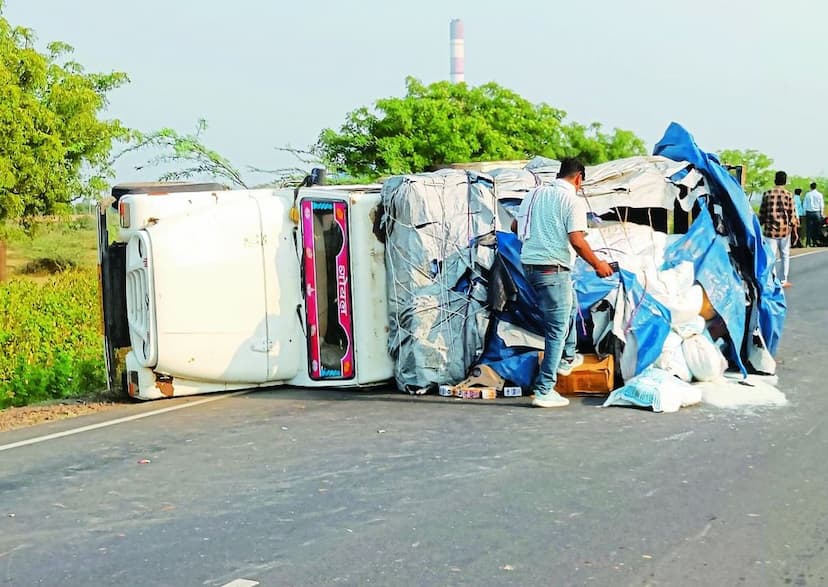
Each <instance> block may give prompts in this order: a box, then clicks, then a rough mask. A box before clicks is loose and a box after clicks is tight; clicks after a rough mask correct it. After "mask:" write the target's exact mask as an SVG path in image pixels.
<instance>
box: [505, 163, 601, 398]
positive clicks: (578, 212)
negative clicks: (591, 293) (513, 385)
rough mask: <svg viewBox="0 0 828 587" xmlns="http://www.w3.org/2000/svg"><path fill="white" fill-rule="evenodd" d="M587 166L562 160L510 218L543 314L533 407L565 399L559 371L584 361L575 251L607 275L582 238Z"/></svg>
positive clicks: (521, 257)
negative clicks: (557, 385)
mask: <svg viewBox="0 0 828 587" xmlns="http://www.w3.org/2000/svg"><path fill="white" fill-rule="evenodd" d="M585 175H586V169H585V168H584V165H583V163H581V162H580V161H578V160H577V159H564V160H563V161H561V169H560V171H559V172H558V178H557V179H556V180H555V183H554V184H552V185H551V186H544V187H539V188H537V189H535V191H533V192H532V193H531V194H530V195H528V196H527V197H526V198H525V199H524V200H523V203H522V204H521V207H520V211H519V212H518V219H517V221H516V222H514V223H512V228H513V230H515V232H517V234H518V237H519V238H520V240H521V241H522V242H523V248H522V250H521V253H520V260H521V263H522V264H523V269H524V271H525V272H526V277H527V279H528V280H529V283H530V284H531V285H532V289H533V290H534V291H535V295H536V296H537V299H538V306H539V308H540V310H541V313H542V315H543V330H544V355H543V361H541V364H540V371H539V372H538V376H537V377H536V378H535V381H534V383H533V384H532V391H533V392H534V394H535V398H534V399H533V400H532V405H533V406H535V407H538V408H559V407H563V406H566V405H569V400H568V399H566V398H565V397H562V396H561V395H560V394H558V392H557V391H555V383H556V382H557V380H558V375H569V374H570V373H571V372H572V369H573V368H575V367H577V366H578V365H580V364H581V363H583V360H584V359H583V357H582V356H580V355H578V354H577V353H576V352H575V343H576V342H577V331H576V330H575V316H576V314H577V308H576V303H575V299H574V298H575V295H574V294H575V292H574V290H573V287H572V277H571V273H570V269H572V266H573V265H574V263H575V254H576V253H577V254H578V255H579V256H580V257H581V258H583V259H584V260H585V261H586V262H587V263H589V264H590V265H591V266H592V267H593V268H594V269H595V272H596V273H597V274H598V275H599V276H600V277H609V276H610V275H612V267H610V265H609V263H607V262H606V261H603V260H601V259H599V258H598V257H597V256H595V253H594V252H593V251H592V248H591V247H590V246H589V244H588V243H587V242H586V239H585V238H584V232H585V231H586V229H587V208H586V201H585V200H584V198H582V197H579V196H578V195H577V192H578V191H579V190H580V189H581V184H582V183H583V181H584V176H585Z"/></svg>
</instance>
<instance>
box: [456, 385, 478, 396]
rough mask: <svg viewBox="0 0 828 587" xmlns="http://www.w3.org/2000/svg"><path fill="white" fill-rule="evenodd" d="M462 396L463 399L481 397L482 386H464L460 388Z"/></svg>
mask: <svg viewBox="0 0 828 587" xmlns="http://www.w3.org/2000/svg"><path fill="white" fill-rule="evenodd" d="M460 397H462V398H463V399H480V388H479V387H464V388H463V389H461V390H460Z"/></svg>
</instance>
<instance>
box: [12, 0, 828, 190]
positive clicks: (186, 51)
mask: <svg viewBox="0 0 828 587" xmlns="http://www.w3.org/2000/svg"><path fill="white" fill-rule="evenodd" d="M5 2H6V8H5V17H6V18H7V19H8V20H9V21H10V22H11V23H12V24H15V25H22V26H26V27H30V28H32V29H34V30H35V32H36V33H37V36H38V39H39V43H40V46H45V44H46V43H47V42H49V41H52V40H61V41H65V42H67V43H69V44H70V45H73V46H74V47H75V50H76V51H75V58H76V59H77V60H78V61H79V62H80V63H82V64H83V65H84V66H85V67H86V69H87V70H88V71H100V72H105V71H112V70H117V71H124V72H126V73H127V74H128V75H129V77H130V79H131V83H130V84H129V85H127V86H125V87H123V88H120V89H118V90H116V91H115V92H113V93H112V94H111V96H110V105H109V109H108V112H107V116H109V117H112V118H118V119H120V120H122V121H123V122H124V123H125V124H126V125H128V126H130V127H133V128H137V129H139V130H143V131H151V130H155V129H158V128H162V127H172V128H175V129H176V130H178V131H180V132H189V131H192V130H194V128H195V125H196V121H197V120H198V119H199V118H205V119H207V121H208V122H209V129H208V131H207V133H206V134H205V135H204V141H205V143H207V144H208V146H210V147H212V148H214V149H216V150H217V151H219V152H221V153H222V154H224V155H225V156H227V157H228V158H229V159H230V160H231V161H232V162H233V163H235V164H236V165H237V166H239V167H242V168H243V167H246V166H248V165H252V166H256V167H260V168H280V167H291V166H295V165H297V164H299V161H297V160H296V159H294V158H293V157H292V156H291V155H289V154H286V153H284V152H280V151H277V150H276V149H275V147H280V146H287V145H290V146H294V147H306V146H308V145H310V144H312V143H313V142H314V141H315V139H316V137H317V136H318V134H319V132H320V131H321V130H322V129H323V128H327V127H331V128H338V127H339V126H340V125H341V123H342V122H343V121H344V119H345V115H346V114H347V113H348V112H349V111H351V110H353V109H355V108H358V107H360V106H363V105H370V104H372V103H373V102H374V101H375V100H377V99H378V98H383V97H388V96H401V95H403V93H404V91H405V87H404V82H405V78H406V76H409V75H411V76H414V77H416V78H418V79H420V80H422V81H424V82H426V83H430V82H434V81H438V80H442V79H448V76H449V22H450V20H451V19H452V18H460V19H462V20H463V22H464V25H465V31H466V42H465V51H466V81H467V82H468V83H470V84H472V85H478V84H482V83H486V82H488V81H495V82H497V83H499V84H500V85H502V86H505V87H507V88H509V89H512V90H514V91H516V92H518V93H519V94H521V95H522V96H524V97H525V98H527V99H529V100H531V101H533V102H546V103H548V104H551V105H552V106H555V107H557V108H562V109H563V110H565V111H566V112H567V113H568V117H569V118H570V119H571V120H575V121H578V122H582V123H588V122H592V121H598V122H601V123H602V124H604V125H605V126H607V127H609V128H612V127H619V128H624V129H629V130H632V131H634V132H635V133H636V134H638V135H639V136H640V137H642V138H643V139H644V140H645V141H646V142H647V145H648V147H649V148H652V145H653V144H654V143H655V142H657V141H658V139H659V138H660V137H661V135H662V134H663V132H664V130H665V129H666V127H667V125H668V124H669V123H670V122H671V121H677V122H680V123H681V124H683V125H684V126H685V127H687V128H688V130H690V132H691V133H693V134H694V135H695V137H696V141H697V143H698V144H699V145H700V146H701V147H702V148H703V149H705V150H707V151H718V150H720V149H725V148H736V149H749V148H750V149H758V150H760V151H762V152H765V153H767V154H768V155H770V156H771V157H772V158H773V159H774V160H775V166H776V167H777V168H779V169H785V170H786V171H788V173H790V174H797V175H806V176H809V175H822V176H826V175H828V148H826V140H827V139H828V115H827V114H826V112H825V110H826V108H828V75H826V63H825V60H826V57H828V34H826V33H825V24H824V23H825V22H826V20H828V3H824V2H818V1H817V0H786V1H785V2H780V1H778V0H753V1H750V0H694V1H692V2H676V1H669V0H625V1H620V0H591V1H584V0H581V1H576V0H570V1H569V2H560V1H558V2H555V1H551V0H545V1H534V0H524V1H523V2H520V3H517V2H516V3H514V4H511V3H509V2H494V1H491V0H468V1H466V0H418V1H417V2H394V1H393V0H385V1H383V2H380V1H378V0H360V1H355V0H295V1H285V0H233V1H228V0H142V1H140V2H127V1H125V0H73V1H68V0H5ZM117 171H118V178H117V179H118V180H119V181H128V180H138V179H153V178H152V177H149V176H148V174H149V175H152V172H149V171H146V170H145V171H142V172H137V171H135V170H134V168H133V167H132V165H131V164H129V163H128V162H122V163H121V164H120V166H119V168H118V170H117ZM156 175H157V173H156Z"/></svg>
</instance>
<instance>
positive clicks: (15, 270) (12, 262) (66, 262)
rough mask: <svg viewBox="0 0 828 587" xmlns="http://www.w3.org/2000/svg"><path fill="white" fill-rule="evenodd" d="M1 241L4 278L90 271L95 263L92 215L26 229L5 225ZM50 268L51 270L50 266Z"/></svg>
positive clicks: (50, 221) (93, 220)
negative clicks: (60, 271) (4, 249)
mask: <svg viewBox="0 0 828 587" xmlns="http://www.w3.org/2000/svg"><path fill="white" fill-rule="evenodd" d="M0 238H2V239H3V240H5V242H6V247H7V252H6V268H7V276H8V277H10V278H13V277H15V276H21V275H26V276H39V277H42V276H44V275H49V274H51V273H54V272H55V271H56V270H61V269H70V268H75V267H77V268H80V269H86V268H88V269H91V268H94V266H95V264H96V263H97V258H98V257H97V236H96V228H95V217H94V216H73V217H71V218H63V219H59V218H55V219H51V218H50V219H47V220H43V221H41V222H37V223H36V224H34V225H33V226H32V227H31V228H30V229H28V230H24V229H23V228H22V227H20V226H17V225H13V224H7V225H5V226H3V227H2V228H0ZM51 266H54V267H55V269H54V270H50V267H51Z"/></svg>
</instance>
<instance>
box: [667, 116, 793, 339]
mask: <svg viewBox="0 0 828 587" xmlns="http://www.w3.org/2000/svg"><path fill="white" fill-rule="evenodd" d="M653 154H654V155H661V156H663V157H667V158H668V159H672V160H674V161H687V162H689V163H692V164H693V165H694V166H695V167H696V169H698V170H699V171H700V172H701V173H702V174H703V175H704V177H705V179H706V180H707V183H708V185H709V188H710V191H711V193H712V194H713V196H714V198H715V201H717V202H718V203H720V204H721V206H722V208H723V210H724V212H723V219H724V221H725V224H726V225H727V227H728V228H729V230H730V231H731V233H732V236H733V239H734V241H735V244H736V245H737V246H740V247H743V249H744V253H743V254H742V258H743V259H750V258H751V257H752V267H742V270H743V271H747V270H750V272H749V277H750V278H752V279H753V280H754V282H755V284H756V286H757V289H758V298H759V299H758V300H757V302H758V308H757V311H758V314H759V328H760V330H761V332H762V336H763V337H764V339H765V343H766V344H767V346H768V350H769V351H770V352H771V354H776V348H777V346H778V344H779V337H780V336H781V334H782V327H783V325H784V322H785V312H786V306H785V297H784V295H783V294H782V287H781V285H780V283H779V281H778V280H777V279H776V278H775V277H774V275H773V266H774V261H775V260H774V257H773V255H772V253H771V250H770V247H769V246H768V245H767V244H766V243H765V242H764V241H763V240H762V229H761V227H760V226H759V219H758V218H757V217H756V215H755V214H754V213H753V209H752V208H751V207H750V203H749V202H748V199H747V196H746V195H745V192H744V191H743V190H742V187H741V186H740V185H739V183H738V182H737V181H736V180H735V179H734V178H733V177H732V176H731V175H730V174H729V173H728V172H727V170H726V169H725V168H724V167H722V165H721V163H720V162H719V160H718V158H717V157H716V156H715V155H714V154H712V153H705V152H704V151H702V150H701V149H699V147H698V146H697V145H696V142H695V141H694V140H693V137H692V135H691V134H690V133H689V132H687V130H685V129H684V127H682V126H681V125H680V124H677V123H675V122H673V123H671V124H670V126H669V127H668V128H667V131H666V132H665V133H664V137H663V138H662V139H661V140H660V141H659V142H658V144H656V146H655V148H654V149H653ZM710 301H711V303H713V300H712V298H711V300H710ZM713 307H714V308H715V309H716V311H717V312H719V314H722V310H723V309H724V308H720V307H718V306H716V304H715V303H713ZM722 316H723V317H724V314H722ZM727 326H728V330H729V331H730V334H731V336H734V334H735V332H734V330H735V324H728V325H727Z"/></svg>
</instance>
